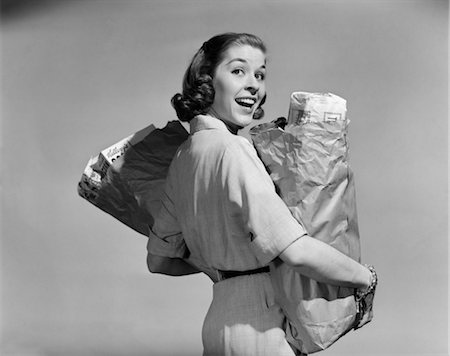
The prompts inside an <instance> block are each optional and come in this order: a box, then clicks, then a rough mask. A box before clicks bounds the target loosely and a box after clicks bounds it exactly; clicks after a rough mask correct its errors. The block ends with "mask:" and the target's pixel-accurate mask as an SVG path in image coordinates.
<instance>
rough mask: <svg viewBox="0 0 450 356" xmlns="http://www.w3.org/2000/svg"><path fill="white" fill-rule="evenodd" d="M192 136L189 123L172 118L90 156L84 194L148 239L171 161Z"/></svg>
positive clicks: (82, 188) (80, 185)
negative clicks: (158, 126) (182, 122)
mask: <svg viewBox="0 0 450 356" xmlns="http://www.w3.org/2000/svg"><path fill="white" fill-rule="evenodd" d="M187 137H188V133H187V131H186V130H185V129H184V127H183V125H181V123H180V122H179V121H171V122H169V123H168V124H167V125H166V126H165V127H164V128H162V129H156V128H155V127H154V126H153V125H150V126H148V127H146V128H144V129H142V130H140V131H138V132H136V133H135V134H133V135H131V136H128V137H126V138H124V139H122V140H120V141H119V142H117V143H116V144H114V145H112V146H110V147H108V148H106V149H104V150H103V151H101V152H100V153H99V154H98V155H97V156H95V157H92V158H91V159H90V160H89V162H88V164H87V166H86V168H85V170H84V172H83V174H82V177H81V180H80V182H79V183H78V193H79V195H80V196H81V197H83V198H85V199H86V200H88V201H89V202H90V203H92V204H93V205H95V206H96V207H98V208H100V209H101V210H103V211H105V212H106V213H108V214H110V215H112V216H113V217H115V218H116V219H118V220H119V221H121V222H122V223H124V224H126V225H127V226H129V227H131V228H132V229H134V230H136V231H137V232H139V233H141V234H143V235H145V236H147V237H148V234H149V226H152V225H153V222H154V216H155V214H156V213H157V212H158V210H159V207H160V197H161V194H162V192H163V189H164V182H165V179H166V176H167V172H168V169H169V166H170V163H171V161H172V159H173V156H174V155H175V152H176V151H177V149H178V147H179V146H180V145H181V144H182V143H183V142H184V141H185V140H186V139H187Z"/></svg>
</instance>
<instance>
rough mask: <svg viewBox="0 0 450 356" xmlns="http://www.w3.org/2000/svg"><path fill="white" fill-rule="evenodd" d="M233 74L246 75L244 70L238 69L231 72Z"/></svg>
mask: <svg viewBox="0 0 450 356" xmlns="http://www.w3.org/2000/svg"><path fill="white" fill-rule="evenodd" d="M231 73H233V74H236V75H242V74H244V70H243V69H242V68H236V69H233V70H232V71H231Z"/></svg>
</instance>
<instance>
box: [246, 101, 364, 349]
mask: <svg viewBox="0 0 450 356" xmlns="http://www.w3.org/2000/svg"><path fill="white" fill-rule="evenodd" d="M348 124H349V120H348V119H347V109H346V101H345V100H344V99H343V98H340V97H338V96H336V95H333V94H320V93H307V92H296V93H293V94H292V95H291V98H290V107H289V115H288V120H287V124H286V126H285V127H284V129H283V128H282V127H280V126H279V125H277V124H276V123H268V124H262V125H259V126H256V127H254V128H252V129H251V131H250V134H251V138H252V140H253V143H254V146H255V148H256V150H257V151H258V154H259V155H260V158H261V159H262V161H263V162H264V164H265V165H266V167H267V170H268V171H269V173H270V176H271V178H272V180H273V181H274V183H275V185H276V187H277V190H278V193H279V194H280V196H281V198H282V199H283V200H284V202H285V203H286V204H287V206H288V207H289V209H290V210H291V212H292V214H293V216H294V217H295V218H296V219H297V220H298V221H299V222H300V223H301V224H302V225H303V226H304V228H305V229H306V231H307V232H308V235H310V236H312V237H314V238H317V239H319V240H321V241H324V242H326V243H328V244H330V245H331V246H333V247H335V248H336V249H338V250H340V251H341V252H343V253H345V254H346V255H348V256H350V257H351V258H353V259H355V260H357V261H359V260H360V243H359V232H358V221H357V213H356V197H355V187H354V180H353V173H352V171H351V169H350V167H349V164H348V143H347V129H348ZM271 277H272V283H273V286H274V290H275V295H276V298H277V301H278V303H279V304H280V306H281V307H282V308H283V310H284V312H285V314H286V316H287V318H288V320H289V325H288V328H287V330H286V331H287V338H288V341H289V342H290V343H291V344H292V345H294V346H295V347H296V348H297V349H299V350H300V351H302V352H304V353H312V352H316V351H320V350H323V349H325V348H327V347H329V346H330V345H331V344H333V343H334V342H335V341H336V340H337V339H339V338H340V337H341V336H342V335H344V334H345V333H346V332H347V331H349V330H350V329H351V328H352V326H353V323H354V321H355V315H356V303H355V298H354V295H353V294H354V290H353V289H350V288H339V287H335V286H330V285H327V284H324V283H319V282H317V281H315V280H312V279H310V278H307V277H305V276H302V275H301V274H299V273H297V272H295V271H294V270H293V269H292V268H290V267H289V266H288V265H286V264H284V263H282V262H280V261H277V262H276V263H273V264H272V265H271Z"/></svg>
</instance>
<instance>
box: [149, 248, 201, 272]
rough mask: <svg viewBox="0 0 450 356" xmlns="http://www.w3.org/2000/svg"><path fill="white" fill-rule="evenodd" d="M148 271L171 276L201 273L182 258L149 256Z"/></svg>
mask: <svg viewBox="0 0 450 356" xmlns="http://www.w3.org/2000/svg"><path fill="white" fill-rule="evenodd" d="M147 266H148V270H149V271H150V272H152V273H161V274H166V275H169V276H184V275H187V274H194V273H199V272H200V271H199V270H198V269H196V268H195V267H194V266H192V265H191V264H189V263H187V262H186V261H185V260H183V259H182V258H170V257H162V256H156V255H152V254H150V253H149V254H147Z"/></svg>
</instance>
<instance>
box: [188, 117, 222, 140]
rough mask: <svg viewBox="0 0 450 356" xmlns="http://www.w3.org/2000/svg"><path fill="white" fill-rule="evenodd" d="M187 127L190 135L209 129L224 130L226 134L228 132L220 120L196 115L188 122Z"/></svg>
mask: <svg viewBox="0 0 450 356" xmlns="http://www.w3.org/2000/svg"><path fill="white" fill-rule="evenodd" d="M189 125H190V132H191V135H192V134H194V133H196V132H198V131H202V130H211V129H216V130H225V131H227V132H230V131H229V130H228V127H227V125H225V123H224V122H223V121H222V120H219V119H217V118H215V117H213V116H210V115H197V116H196V117H194V118H193V119H192V120H191V121H190V122H189Z"/></svg>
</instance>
